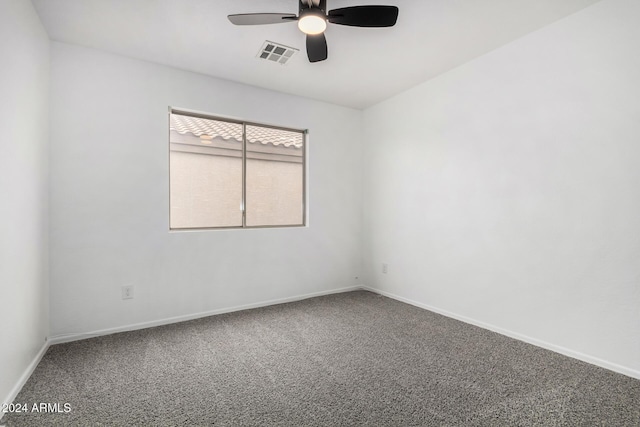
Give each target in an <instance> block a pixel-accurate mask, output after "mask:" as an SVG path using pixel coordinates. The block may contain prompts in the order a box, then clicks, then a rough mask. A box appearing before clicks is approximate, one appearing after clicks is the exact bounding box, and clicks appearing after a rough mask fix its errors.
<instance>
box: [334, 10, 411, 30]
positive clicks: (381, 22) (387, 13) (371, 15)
mask: <svg viewBox="0 0 640 427" xmlns="http://www.w3.org/2000/svg"><path fill="white" fill-rule="evenodd" d="M327 19H328V21H329V22H331V23H332V24H339V25H349V26H351V27H393V26H394V25H395V24H396V21H397V20H398V8H397V7H396V6H352V7H343V8H340V9H333V10H330V11H329V14H328V15H327Z"/></svg>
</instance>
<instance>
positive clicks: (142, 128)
mask: <svg viewBox="0 0 640 427" xmlns="http://www.w3.org/2000/svg"><path fill="white" fill-rule="evenodd" d="M51 67H52V70H51V79H52V80H51V84H52V95H51V96H52V103H51V105H52V107H51V118H52V120H51V144H52V156H51V245H50V251H51V333H52V336H54V337H55V336H61V335H65V334H75V333H82V332H89V331H95V330H100V329H105V328H117V327H121V326H125V325H130V324H135V323H139V322H148V321H155V320H159V319H165V318H169V317H173V316H182V315H191V314H194V313H199V312H205V311H210V310H216V309H224V308H229V307H234V306H238V305H243V304H251V303H258V302H262V301H267V300H272V299H279V298H286V297H291V296H295V295H303V294H307V293H312V292H321V291H327V290H330V289H337V288H341V287H346V286H353V285H355V284H356V283H357V280H355V277H356V276H358V275H359V273H360V268H361V257H360V254H361V210H360V208H361V204H362V202H361V180H362V172H361V144H360V127H361V112H360V111H358V110H352V109H348V108H343V107H337V106H333V105H330V104H326V103H321V102H317V101H312V100H308V99H303V98H298V97H294V96H290V95H284V94H279V93H276V92H271V91H267V90H263V89H257V88H254V87H250V86H245V85H240V84H236V83H231V82H228V81H223V80H219V79H215V78H211V77H206V76H203V75H199V74H194V73H190V72H186V71H181V70H177V69H173V68H168V67H165V66H160V65H156V64H152V63H148V62H142V61H138V60H132V59H127V58H124V57H120V56H115V55H111V54H107V53H102V52H99V51H96V50H91V49H85V48H80V47H75V46H71V45H67V44H61V43H55V42H54V43H52V65H51ZM169 106H174V107H181V108H188V109H193V110H199V111H203V112H209V113H213V114H217V115H226V116H233V117H238V118H243V119H248V120H254V121H258V122H266V123H272V124H276V125H282V126H287V127H293V128H308V129H309V130H310V135H309V159H310V164H309V191H310V197H309V203H310V212H309V223H310V226H309V227H308V228H287V229H260V230H229V231H199V232H169V231H168V229H169V223H168V221H169V215H168V210H169V200H168V190H169V181H168V163H169V161H168V134H169V130H168V115H167V113H168V111H167V109H168V107H169ZM336 153H340V155H336ZM126 284H132V285H135V287H136V288H135V298H134V299H133V300H126V301H123V300H122V299H121V292H120V288H121V286H122V285H126Z"/></svg>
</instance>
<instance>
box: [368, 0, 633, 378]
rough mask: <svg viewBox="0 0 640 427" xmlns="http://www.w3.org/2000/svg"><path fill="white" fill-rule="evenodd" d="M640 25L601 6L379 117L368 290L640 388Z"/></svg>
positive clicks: (627, 12) (371, 169)
mask: <svg viewBox="0 0 640 427" xmlns="http://www.w3.org/2000/svg"><path fill="white" fill-rule="evenodd" d="M639 22H640V2H638V1H637V0H606V1H602V2H600V3H597V4H595V5H594V6H591V7H589V8H587V9H585V10H583V11H581V12H579V13H577V14H575V15H572V16H570V17H568V18H566V19H563V20H561V21H558V22H556V23H554V24H553V25H551V26H549V27H546V28H544V29H541V30H539V31H537V32H534V33H532V34H530V35H528V36H526V37H524V38H522V39H519V40H517V41H515V42H513V43H511V44H509V45H507V46H504V47H502V48H500V49H498V50H496V51H494V52H492V53H490V54H487V55H484V56H482V57H480V58H478V59H476V60H474V61H472V62H470V63H468V64H466V65H464V66H461V67H459V68H457V69H455V70H453V71H451V72H448V73H446V74H444V75H441V76H440V77H438V78H436V79H433V80H431V81H428V82H426V83H424V84H422V85H420V86H418V87H416V88H414V89H412V90H409V91H407V92H405V93H402V94H400V95H398V96H396V97H394V98H392V99H390V100H387V101H385V102H383V103H381V104H378V105H376V106H374V107H372V108H370V109H368V110H366V111H365V114H364V118H363V122H364V132H365V134H364V145H365V148H364V153H365V158H364V165H365V166H364V167H365V179H364V185H365V196H364V198H365V203H364V215H365V228H364V236H365V244H364V257H365V271H366V272H367V277H366V279H365V280H366V283H367V284H368V285H369V286H372V287H374V288H377V289H380V290H383V291H386V292H389V293H391V294H394V295H397V296H400V297H403V298H407V299H410V300H412V301H414V302H417V303H420V304H425V305H428V306H431V307H434V308H436V309H439V310H445V311H448V312H449V313H453V314H454V315H457V316H465V317H467V318H470V319H471V320H472V321H474V322H476V323H479V322H482V323H484V324H488V325H493V326H494V327H497V328H501V329H503V330H507V331H511V332H513V333H515V334H521V335H522V336H525V337H528V338H530V339H531V340H534V341H535V340H537V341H538V342H543V343H547V344H549V345H550V346H558V347H563V348H564V349H567V350H569V352H570V353H573V354H577V355H579V354H582V355H583V356H585V358H586V359H589V360H592V361H597V360H596V359H601V361H600V362H603V363H602V364H604V365H608V366H610V367H614V368H616V369H618V370H621V371H624V372H627V373H630V374H632V375H635V376H639V375H640V339H639V338H638V334H639V332H640V309H639V307H640V238H639V236H640V215H639V212H640V163H639V159H640V101H639V100H640V84H638V82H639V80H638V79H639V76H640V55H639V54H638V53H639V52H640V25H638V23H639ZM382 263H388V265H389V270H388V274H386V275H385V274H382V271H381V264H382ZM615 365H617V367H616V366H615Z"/></svg>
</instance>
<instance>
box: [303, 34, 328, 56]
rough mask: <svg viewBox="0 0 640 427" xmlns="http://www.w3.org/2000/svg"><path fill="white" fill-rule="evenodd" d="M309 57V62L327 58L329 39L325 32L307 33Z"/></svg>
mask: <svg viewBox="0 0 640 427" xmlns="http://www.w3.org/2000/svg"><path fill="white" fill-rule="evenodd" d="M307 57H308V58H309V62H319V61H324V60H325V59H327V39H326V37H325V36H324V34H317V35H315V36H312V35H307Z"/></svg>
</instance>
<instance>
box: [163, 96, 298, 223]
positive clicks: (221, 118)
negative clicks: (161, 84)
mask: <svg viewBox="0 0 640 427" xmlns="http://www.w3.org/2000/svg"><path fill="white" fill-rule="evenodd" d="M171 114H179V115H182V116H189V117H195V118H200V119H206V120H217V121H223V122H228V123H236V124H239V125H242V201H241V210H242V225H241V226H235V225H231V226H220V227H178V228H173V227H171ZM247 126H258V127H264V128H270V129H278V130H283V131H288V132H296V133H301V134H302V206H301V207H302V223H301V224H284V225H247V201H246V196H247ZM167 130H168V132H167V135H168V138H167V139H168V144H167V148H168V156H167V161H168V170H169V174H168V178H169V180H168V184H169V231H170V232H183V231H206V230H251V229H261V228H300V227H303V228H304V227H307V144H308V135H309V130H308V129H297V128H291V127H286V126H278V125H272V124H269V123H261V122H256V121H250V120H243V119H238V118H234V117H227V116H220V115H213V114H208V113H202V112H199V111H193V110H189V109H185V108H176V107H169V112H168V114H167Z"/></svg>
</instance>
